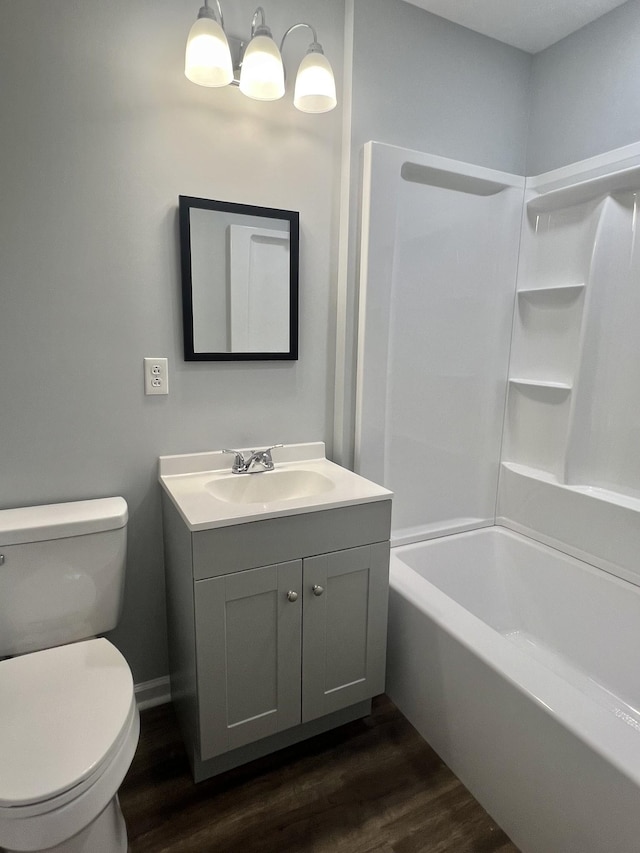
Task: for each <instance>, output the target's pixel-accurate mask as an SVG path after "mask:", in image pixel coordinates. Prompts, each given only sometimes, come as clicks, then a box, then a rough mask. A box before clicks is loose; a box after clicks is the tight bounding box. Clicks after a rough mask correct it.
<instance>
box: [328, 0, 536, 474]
mask: <svg viewBox="0 0 640 853" xmlns="http://www.w3.org/2000/svg"><path fill="white" fill-rule="evenodd" d="M353 13H354V16H353V29H354V35H353V59H352V66H353V68H352V98H353V107H352V113H351V122H352V125H351V137H350V142H351V151H352V157H351V163H350V171H351V174H350V185H351V202H350V222H349V231H348V238H347V237H346V236H345V234H346V226H345V232H343V239H348V244H349V250H348V255H349V257H348V261H347V264H346V268H345V269H344V270H343V275H342V281H341V284H342V289H341V292H340V293H339V312H340V311H342V312H344V314H345V321H344V330H343V332H341V334H343V337H344V368H343V370H344V375H345V377H346V381H345V383H344V387H343V388H341V387H340V386H338V388H337V392H336V412H337V415H338V417H337V425H336V433H335V448H336V455H338V456H339V457H340V458H341V459H342V460H343V461H344V462H345V463H346V464H350V463H351V462H352V459H353V428H354V394H355V348H356V333H355V330H356V313H357V306H356V296H355V294H356V277H357V271H356V268H355V257H356V253H357V241H358V210H359V205H360V177H361V163H360V158H361V150H362V146H363V144H364V143H365V142H368V141H369V140H371V139H374V140H376V141H378V142H386V143H389V144H391V145H398V146H401V147H404V148H413V149H415V150H418V151H428V152H429V153H431V154H440V155H442V156H445V157H452V158H454V159H457V160H464V161H467V162H469V163H476V164H478V165H481V166H488V167H490V168H493V169H500V170H502V171H505V172H512V173H515V174H524V167H525V154H526V134H527V119H528V104H529V83H530V73H531V59H532V58H531V56H530V55H529V54H527V53H524V52H523V51H521V50H517V49H516V48H513V47H509V46H507V45H504V44H502V43H500V42H498V41H495V40H494V39H490V38H487V37H486V36H483V35H479V34H478V33H475V32H472V31H471V30H468V29H465V28H464V27H460V26H458V25H457V24H452V23H450V22H449V21H446V20H444V18H439V17H437V16H436V15H432V14H430V13H428V12H425V11H424V10H423V9H419V8H417V7H416V6H413V5H411V4H409V3H404V2H402V0H353ZM339 358H340V351H339ZM341 372H342V368H341V366H340V364H339V366H338V373H339V375H340V374H341Z"/></svg>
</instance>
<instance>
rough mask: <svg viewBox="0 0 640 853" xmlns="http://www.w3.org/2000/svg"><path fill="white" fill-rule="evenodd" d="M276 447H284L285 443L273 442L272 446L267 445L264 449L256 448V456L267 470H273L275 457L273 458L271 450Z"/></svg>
mask: <svg viewBox="0 0 640 853" xmlns="http://www.w3.org/2000/svg"><path fill="white" fill-rule="evenodd" d="M276 447H284V444H272V445H271V447H267V448H265V449H264V450H256V451H255V453H254V456H255V457H256V459H257V461H258V462H260V464H261V465H262V466H263V468H264V470H265V471H273V468H274V465H273V459H272V458H271V451H272V450H275V449H276Z"/></svg>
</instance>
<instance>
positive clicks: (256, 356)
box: [178, 195, 300, 361]
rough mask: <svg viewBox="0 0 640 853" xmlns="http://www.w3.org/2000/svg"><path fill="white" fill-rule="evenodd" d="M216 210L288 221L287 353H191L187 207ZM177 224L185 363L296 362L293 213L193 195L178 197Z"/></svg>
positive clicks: (296, 224)
mask: <svg viewBox="0 0 640 853" xmlns="http://www.w3.org/2000/svg"><path fill="white" fill-rule="evenodd" d="M194 207H195V208H200V209H204V210H217V211H220V212H222V213H237V214H241V215H245V216H261V217H263V218H264V219H284V220H287V221H288V222H289V229H290V243H289V350H288V352H267V353H264V352H195V351H194V348H193V290H192V275H191V223H190V218H189V211H190V210H191V208H194ZM178 209H179V224H180V261H181V270H182V324H183V332H184V360H185V361H297V359H298V313H299V305H298V300H299V287H298V269H299V246H300V214H299V213H298V212H297V211H295V210H280V209H278V208H275V207H258V206H256V205H252V204H236V203H234V202H230V201H216V200H213V199H208V198H195V197H193V196H184V195H181V196H178Z"/></svg>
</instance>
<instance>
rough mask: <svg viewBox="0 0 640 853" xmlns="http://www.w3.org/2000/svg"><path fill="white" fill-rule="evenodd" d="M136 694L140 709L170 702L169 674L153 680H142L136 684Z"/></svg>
mask: <svg viewBox="0 0 640 853" xmlns="http://www.w3.org/2000/svg"><path fill="white" fill-rule="evenodd" d="M135 694H136V702H137V703H138V708H139V710H140V711H144V710H145V708H153V707H155V706H156V705H164V703H165V702H170V701H171V690H170V687H169V676H168V675H163V676H162V678H154V679H153V680H152V681H142V682H141V683H140V684H136V685H135Z"/></svg>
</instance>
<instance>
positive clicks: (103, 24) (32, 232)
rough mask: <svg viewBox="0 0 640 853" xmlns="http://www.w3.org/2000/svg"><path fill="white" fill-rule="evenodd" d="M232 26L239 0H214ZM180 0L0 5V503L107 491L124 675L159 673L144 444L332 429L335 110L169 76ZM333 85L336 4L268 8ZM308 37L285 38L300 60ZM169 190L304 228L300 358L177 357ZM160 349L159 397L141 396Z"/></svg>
mask: <svg viewBox="0 0 640 853" xmlns="http://www.w3.org/2000/svg"><path fill="white" fill-rule="evenodd" d="M223 5H224V6H225V12H226V17H227V24H228V29H229V30H230V31H231V32H233V33H238V34H244V33H245V32H246V31H247V30H248V28H249V24H250V21H251V16H252V14H253V11H254V9H255V4H254V3H253V2H249V0H238V2H236V3H234V4H231V3H226V4H223ZM198 6H199V3H198V2H194V0H110V2H108V3H105V2H98V0H87V2H84V3H79V2H71V0H48V2H46V3H43V2H42V0H4V2H3V3H2V6H1V11H0V81H1V85H0V115H2V121H1V125H0V127H1V129H0V134H1V137H2V142H1V145H0V151H1V160H0V187H2V205H1V206H0V364H1V365H2V367H1V370H0V507H11V506H21V505H27V504H37V503H47V502H52V501H59V500H71V499H76V498H89V497H97V496H106V495H111V494H122V495H124V497H125V498H126V499H127V501H128V503H129V508H130V525H129V554H128V573H127V591H126V602H125V610H124V616H123V620H122V623H121V626H120V627H119V628H118V629H117V630H116V631H115V632H114V635H113V639H114V640H115V641H116V642H117V644H118V645H119V646H120V647H121V649H122V650H123V652H124V653H125V655H126V656H127V658H128V659H129V661H130V663H131V665H132V668H133V672H134V676H135V678H136V680H137V681H142V680H147V679H151V678H154V677H157V676H160V675H163V674H164V673H165V672H166V670H167V665H166V648H165V646H166V640H165V612H164V579H163V559H162V538H161V516H160V500H159V487H158V485H157V482H156V465H157V457H158V456H159V455H160V454H167V453H183V452H191V451H197V450H206V449H214V448H219V447H224V446H229V445H230V446H234V445H239V446H247V445H252V444H262V443H264V444H270V443H276V442H294V441H311V440H318V439H327V438H330V423H331V417H332V408H331V401H332V395H333V357H334V342H333V337H332V335H333V332H332V329H333V323H332V317H331V313H330V309H331V304H332V296H331V288H332V282H333V281H334V279H335V269H336V234H337V223H336V215H337V198H338V184H339V177H340V176H339V170H338V167H339V162H340V159H339V145H340V134H341V115H340V111H339V110H336V111H334V112H333V113H329V114H327V115H322V116H308V115H303V114H302V113H299V112H298V111H297V110H294V109H293V107H292V104H291V92H290V91H289V93H288V95H287V96H286V98H285V99H284V101H281V102H278V103H275V104H264V103H258V102H255V101H250V100H249V99H247V98H245V97H244V96H243V95H241V94H240V92H239V91H238V90H237V89H232V88H229V89H225V90H217V91H216V90H210V89H204V88H201V87H198V86H195V85H193V84H192V83H189V82H188V81H187V80H186V79H185V77H184V74H183V67H184V47H185V43H186V38H187V33H188V31H189V28H190V26H191V24H192V23H193V21H194V20H195V16H196V14H197V10H198ZM267 13H268V22H269V23H270V24H271V26H272V27H273V30H274V33H275V34H276V36H277V37H279V35H280V34H281V33H282V32H284V30H285V28H286V27H287V26H288V25H289V24H291V23H293V22H294V21H298V20H307V19H308V20H310V21H312V22H313V23H314V24H315V26H316V27H317V29H318V32H319V37H320V39H321V41H322V43H323V44H324V47H325V51H326V53H327V55H329V56H330V58H331V61H332V63H333V64H334V68H335V69H336V72H337V75H338V77H340V76H341V65H342V48H343V44H342V40H343V2H342V0H326V2H323V3H317V2H313V0H278V2H277V3H271V4H270V5H269V7H268V9H267ZM306 47H307V41H306V40H305V35H304V33H295V34H294V36H293V37H292V39H291V45H290V46H288V47H287V48H286V49H285V60H287V58H289V59H290V60H291V63H290V68H291V77H292V76H293V71H294V67H295V63H294V61H293V57H295V58H296V59H297V61H299V60H300V58H301V57H302V56H303V55H304V52H305V50H306ZM179 194H184V195H194V196H203V197H209V198H218V199H226V200H230V201H238V202H245V203H252V204H258V205H266V206H271V207H281V208H289V209H294V210H299V211H300V219H301V271H300V273H301V274H300V282H301V329H300V342H301V356H300V360H299V361H298V362H297V363H261V364H255V365H247V364H241V363H238V364H215V363H210V364H185V363H184V362H183V361H182V355H181V347H182V333H181V307H180V296H179V263H178V231H177V198H178V195H179ZM144 356H168V358H169V383H170V394H169V396H168V397H145V396H144V395H143V372H142V359H143V357H144Z"/></svg>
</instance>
